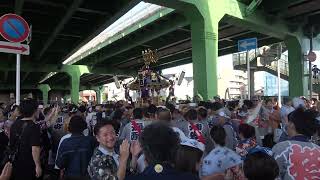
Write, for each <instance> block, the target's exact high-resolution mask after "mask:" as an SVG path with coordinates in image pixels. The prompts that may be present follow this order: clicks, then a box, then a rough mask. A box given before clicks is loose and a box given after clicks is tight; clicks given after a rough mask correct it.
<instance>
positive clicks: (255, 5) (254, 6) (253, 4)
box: [246, 0, 262, 16]
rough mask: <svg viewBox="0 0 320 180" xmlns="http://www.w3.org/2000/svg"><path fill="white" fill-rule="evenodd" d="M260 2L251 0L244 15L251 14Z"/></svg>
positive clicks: (259, 0)
mask: <svg viewBox="0 0 320 180" xmlns="http://www.w3.org/2000/svg"><path fill="white" fill-rule="evenodd" d="M261 3H262V0H252V1H251V3H250V4H249V6H248V7H247V10H246V15H247V16H250V15H252V14H253V13H254V11H255V10H256V9H257V8H258V6H259V5H260V4H261Z"/></svg>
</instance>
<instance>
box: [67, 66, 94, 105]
mask: <svg viewBox="0 0 320 180" xmlns="http://www.w3.org/2000/svg"><path fill="white" fill-rule="evenodd" d="M63 71H64V72H66V73H67V74H68V75H69V76H70V80H71V82H70V84H71V90H70V94H71V102H72V103H74V104H78V103H79V97H80V96H79V91H80V77H81V75H83V74H85V73H90V70H89V68H88V67H87V66H83V65H73V66H67V67H64V69H63Z"/></svg>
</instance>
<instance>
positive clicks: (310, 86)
mask: <svg viewBox="0 0 320 180" xmlns="http://www.w3.org/2000/svg"><path fill="white" fill-rule="evenodd" d="M312 40H313V27H311V37H310V51H309V52H312V51H313V41H312ZM309 84H310V85H309V88H310V89H309V91H310V100H311V98H312V89H313V87H312V85H313V84H312V62H311V60H310V59H309Z"/></svg>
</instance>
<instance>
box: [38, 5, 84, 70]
mask: <svg viewBox="0 0 320 180" xmlns="http://www.w3.org/2000/svg"><path fill="white" fill-rule="evenodd" d="M82 2H83V0H74V1H73V2H72V4H71V6H70V8H69V9H68V10H67V11H66V14H65V15H64V16H63V17H62V19H61V21H60V22H59V24H58V25H57V26H56V28H55V29H54V30H53V31H52V34H51V35H50V36H49V38H48V39H47V40H46V41H45V42H46V43H45V44H44V45H43V47H42V49H41V50H40V51H39V53H38V54H37V56H36V59H37V60H40V59H41V57H42V56H43V54H44V53H45V52H46V51H47V49H48V48H49V46H50V45H51V44H52V43H53V42H54V40H55V38H56V37H57V35H58V34H59V32H60V31H61V30H62V29H63V28H64V26H65V24H66V23H67V22H68V21H69V20H70V19H71V18H72V15H73V14H74V13H75V12H76V11H77V9H78V8H79V7H80V5H81V4H82ZM45 62H46V60H43V61H41V62H40V63H41V64H44V63H45Z"/></svg>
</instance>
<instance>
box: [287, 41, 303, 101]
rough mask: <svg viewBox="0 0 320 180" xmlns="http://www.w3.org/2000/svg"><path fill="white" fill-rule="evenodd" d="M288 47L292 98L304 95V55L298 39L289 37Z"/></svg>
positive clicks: (290, 93)
mask: <svg viewBox="0 0 320 180" xmlns="http://www.w3.org/2000/svg"><path fill="white" fill-rule="evenodd" d="M285 43H286V46H287V47H288V59H289V60H288V61H289V95H290V96H291V97H296V96H302V95H303V87H304V83H303V73H304V65H303V64H304V63H303V53H302V49H301V44H300V42H299V40H298V39H297V38H296V37H292V36H290V37H288V38H286V39H285Z"/></svg>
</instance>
